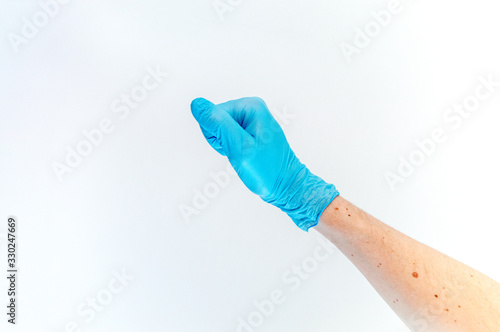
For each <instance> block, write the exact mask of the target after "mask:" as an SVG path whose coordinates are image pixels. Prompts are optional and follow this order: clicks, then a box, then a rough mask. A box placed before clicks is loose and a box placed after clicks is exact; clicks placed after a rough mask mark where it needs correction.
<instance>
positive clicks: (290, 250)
mask: <svg viewBox="0 0 500 332" xmlns="http://www.w3.org/2000/svg"><path fill="white" fill-rule="evenodd" d="M45 2H46V0H42V3H45ZM387 3H388V2H387V1H371V2H366V1H353V0H339V1H333V0H320V1H303V0H287V1H285V0H274V1H265V0H252V1H249V0H248V1H246V0H244V1H242V2H241V4H239V5H236V6H235V8H234V9H233V10H232V11H231V12H227V13H225V14H224V15H223V20H221V19H220V16H219V15H218V14H217V11H216V10H215V8H214V6H213V4H212V1H210V0H196V1H194V0H188V1H165V0H162V1H160V0H148V1H144V0H143V1H124V0H123V1H105V2H104V3H103V1H77V0H74V1H70V2H69V3H68V4H66V5H60V10H59V13H57V15H55V17H53V18H50V20H49V22H48V23H47V24H46V25H45V26H44V27H42V28H40V29H39V32H38V33H37V34H36V35H35V36H34V37H33V38H31V39H29V41H28V42H27V43H26V44H23V45H20V46H19V49H18V52H15V51H14V48H13V47H12V44H11V42H9V37H8V36H9V33H15V34H19V35H20V34H21V29H22V26H23V24H24V22H23V17H26V18H27V19H28V20H31V19H32V16H33V15H34V14H35V13H37V12H39V11H40V5H39V2H38V1H23V2H15V1H7V0H1V2H0V36H1V39H0V105H1V111H0V142H1V143H0V220H1V225H0V242H1V243H0V247H1V252H2V254H1V256H0V257H2V258H1V261H2V263H1V266H2V270H3V271H5V269H6V265H5V262H6V241H5V234H6V223H7V217H8V216H10V215H14V216H16V217H17V219H18V222H19V227H18V238H19V240H18V241H19V252H18V256H19V257H18V258H19V265H18V266H19V271H20V274H19V280H18V288H19V296H18V305H19V306H18V325H16V327H15V328H12V327H11V326H8V325H10V324H7V323H6V315H5V311H6V308H5V305H4V304H5V303H6V301H7V296H6V289H7V282H6V279H5V278H4V277H2V278H1V282H0V294H1V295H0V303H2V308H3V309H1V315H0V317H2V318H1V321H0V326H1V330H2V331H14V330H18V331H66V330H65V326H66V325H67V324H68V323H69V322H72V321H74V322H76V324H77V325H78V326H79V328H81V331H236V330H237V325H238V321H239V319H240V318H242V319H247V317H248V315H249V314H250V313H252V311H255V310H256V309H255V307H254V306H253V304H252V303H253V302H254V301H256V300H257V301H262V300H264V299H266V298H269V294H270V293H271V292H272V291H273V290H275V289H281V290H283V292H284V293H285V296H286V301H285V302H284V303H283V304H281V305H279V306H277V307H276V308H275V310H274V312H273V314H272V315H270V317H266V319H265V321H264V322H263V323H262V324H261V326H259V327H258V328H256V329H255V331H406V330H407V328H406V327H405V326H404V324H403V323H401V322H400V321H399V319H398V318H397V316H396V315H395V314H394V313H393V312H392V311H391V310H390V309H389V307H388V306H387V305H386V304H385V302H383V301H382V299H381V298H380V297H379V296H378V294H377V293H376V292H375V291H374V290H373V289H372V288H371V286H370V284H369V283H368V282H367V281H366V280H365V279H364V277H363V276H362V275H361V274H360V273H359V272H358V271H357V270H356V268H355V267H354V266H353V265H352V264H351V263H350V262H349V261H348V260H347V259H346V258H345V257H343V256H342V254H341V253H340V252H338V251H337V250H336V251H335V252H334V253H333V254H332V255H331V256H330V258H329V259H328V260H327V261H325V262H322V263H320V264H319V267H318V268H317V270H315V271H314V272H313V273H311V275H310V277H309V278H308V279H307V280H304V281H303V282H302V284H301V286H300V287H299V288H298V289H297V290H295V291H292V290H291V289H290V284H289V283H286V282H284V280H283V278H282V276H283V274H284V273H286V271H288V270H290V269H291V268H292V267H293V266H294V265H300V264H302V261H303V260H304V259H305V258H307V257H310V256H311V255H312V253H313V250H314V248H316V247H317V246H318V242H317V239H316V237H315V235H314V233H315V232H314V231H311V232H310V233H309V234H308V233H305V232H302V231H301V230H299V229H298V228H297V227H296V226H295V225H294V224H293V222H292V221H291V220H290V219H289V218H288V217H287V216H286V215H285V214H283V213H282V212H281V211H279V210H278V209H276V208H274V207H272V206H268V205H266V204H265V203H264V202H262V201H261V200H260V199H259V198H258V197H255V196H254V195H253V194H251V193H250V192H249V191H248V190H247V189H246V188H245V187H244V185H243V184H242V183H241V181H240V180H239V179H238V178H237V177H232V178H231V183H230V184H229V185H228V186H227V187H225V188H222V189H221V190H220V193H219V194H218V195H217V196H216V197H214V198H212V199H210V202H209V206H208V207H207V208H205V209H202V210H201V211H200V213H199V215H197V216H193V217H192V218H190V223H186V221H185V220H184V219H183V217H182V215H181V213H180V210H179V207H180V206H181V204H189V205H192V199H193V196H194V190H203V189H204V187H205V186H206V185H207V184H208V183H210V182H212V180H211V178H210V175H209V174H210V172H218V171H221V170H224V169H225V167H226V165H227V162H226V161H225V159H224V157H222V156H220V155H219V154H218V153H216V152H215V151H213V150H212V149H211V148H210V146H209V145H208V144H207V143H206V142H205V140H204V138H203V136H202V134H201V131H200V129H199V127H198V125H197V123H196V121H195V120H194V119H193V117H192V115H191V112H190V109H189V104H190V102H191V100H192V99H194V98H196V97H201V96H202V97H205V98H208V99H210V100H212V101H213V102H215V103H219V102H223V101H226V100H230V99H236V98H240V97H244V96H260V97H262V98H263V99H264V100H266V102H267V104H268V105H269V106H270V107H271V108H273V109H275V110H278V111H280V112H283V110H286V111H287V112H288V113H290V114H294V115H295V118H293V119H290V120H289V123H288V124H287V125H283V123H282V125H283V128H284V131H285V133H286V135H287V138H288V140H289V142H290V144H291V146H292V148H293V149H294V151H295V152H296V154H297V155H298V156H299V158H300V159H301V161H303V162H304V163H305V164H306V165H307V166H308V167H309V169H311V171H312V172H314V173H316V174H318V175H320V176H321V177H322V178H324V179H325V180H326V181H328V182H331V183H334V184H335V185H336V186H337V188H338V189H339V191H340V192H341V194H342V195H343V196H344V197H346V198H347V199H349V200H351V201H352V202H353V203H355V204H356V205H358V206H360V207H361V208H363V209H365V210H366V211H368V212H370V213H371V214H373V215H375V216H376V217H378V218H380V219H381V220H383V221H384V222H386V223H388V224H389V225H391V226H393V227H395V228H396V229H398V230H400V231H402V232H404V233H406V234H408V235H409V236H411V237H413V238H415V239H418V240H419V241H421V242H423V243H425V244H427V245H430V246H432V247H434V248H436V249H438V250H440V251H442V252H444V253H446V254H448V255H450V256H452V257H454V258H456V259H458V260H460V261H462V262H464V263H466V264H468V265H470V266H472V267H474V268H476V269H478V270H479V271H481V272H483V273H485V274H487V275H489V276H491V277H492V278H494V279H496V280H500V266H499V265H498V252H499V251H500V241H498V230H499V226H498V224H499V222H500V216H499V213H498V201H499V199H500V194H499V191H498V188H499V186H500V175H499V174H498V169H499V168H500V160H499V158H498V151H499V150H498V143H499V138H500V131H499V130H498V124H499V123H500V115H499V112H498V110H499V106H500V89H499V88H497V89H498V91H497V92H496V93H495V94H494V95H493V96H491V98H489V99H488V100H486V101H483V102H481V104H480V106H479V108H478V110H477V111H476V112H474V113H473V114H472V115H471V116H470V117H469V118H468V119H466V120H464V122H463V124H462V126H461V127H460V128H459V129H457V130H454V129H453V128H452V127H451V126H450V125H449V124H447V123H445V122H444V121H443V118H442V116H443V113H444V112H445V111H446V109H447V108H449V107H452V106H453V104H454V103H459V102H462V101H463V99H464V98H465V97H467V96H469V95H472V94H473V92H474V89H475V87H476V86H477V85H478V84H479V81H478V76H480V75H483V76H485V77H487V76H488V75H490V74H492V75H493V78H495V79H496V80H497V81H500V64H499V59H500V47H499V44H498V31H500V20H499V19H498V8H497V5H496V3H495V2H493V1H487V0H478V1H474V2H470V1H444V2H440V3H436V2H435V1H430V0H421V1H412V0H408V1H402V8H403V9H402V11H401V12H400V13H399V14H398V15H396V16H393V18H392V21H391V22H390V24H389V25H388V26H387V27H384V28H383V29H382V31H381V32H380V34H379V35H378V36H376V37H375V38H373V39H372V40H371V43H370V44H369V45H368V47H366V48H364V49H362V50H361V52H360V54H355V55H354V56H353V57H352V62H351V63H348V61H347V60H346V58H345V57H344V56H343V54H342V52H341V49H340V45H341V43H342V42H347V43H351V44H352V43H353V39H354V36H355V29H356V28H357V27H359V28H361V29H363V28H364V26H365V24H367V23H368V22H370V21H373V18H372V16H371V15H370V13H371V12H372V11H379V10H382V9H386V8H387ZM148 66H151V67H153V68H154V67H156V66H159V67H160V68H161V69H162V70H163V71H166V72H168V73H169V76H168V77H167V78H166V79H165V80H164V81H163V82H162V83H161V84H160V85H159V86H158V87H157V88H156V89H155V90H153V91H151V92H149V94H148V96H147V98H146V100H144V101H143V102H141V103H140V105H139V106H138V107H137V108H136V109H134V110H133V111H132V112H131V114H130V116H129V117H128V118H126V119H120V118H119V116H118V114H117V113H114V112H113V111H112V104H113V101H114V100H115V99H116V98H119V97H120V96H121V95H122V94H124V93H130V91H131V90H132V89H133V88H134V87H136V86H137V85H138V84H141V82H142V79H143V77H144V76H146V75H147V71H146V68H147V67H148ZM103 118H109V119H110V120H111V121H112V123H113V125H114V131H113V132H112V133H110V134H106V135H105V136H104V138H103V141H102V143H101V144H100V145H99V146H96V147H94V149H93V151H92V153H91V154H90V155H88V156H86V157H84V159H83V161H82V163H81V164H80V165H79V166H78V167H76V168H75V169H74V171H73V172H72V173H70V174H65V175H64V176H63V181H62V182H60V181H59V180H58V178H57V176H56V174H55V172H54V170H53V167H52V164H53V163H54V162H59V163H64V159H65V157H66V146H70V147H73V148H75V147H76V145H77V144H78V142H79V141H81V140H84V139H85V136H84V135H83V133H82V132H83V131H84V130H90V129H94V128H97V126H98V124H99V122H100V121H101V119H103ZM436 127H442V128H444V129H445V130H446V132H447V133H448V140H447V141H446V142H445V143H443V144H440V145H439V146H438V147H437V148H436V150H435V152H434V153H433V154H432V155H431V156H430V157H428V158H427V159H426V160H425V162H424V163H423V164H422V165H421V166H419V167H418V168H417V169H416V171H415V172H414V174H412V175H411V176H409V177H408V178H407V179H406V181H405V182H404V183H400V184H398V185H397V186H396V190H395V191H391V190H390V187H389V185H388V184H387V182H386V181H385V178H384V173H385V172H387V171H390V172H397V167H398V165H399V160H398V158H399V157H400V156H401V157H405V158H407V157H408V155H409V154H410V153H411V152H412V151H414V150H415V148H416V145H415V143H414V141H415V140H416V139H424V138H427V137H430V134H431V132H432V130H433V129H434V128H436ZM122 269H124V270H125V271H126V273H127V274H129V275H132V276H133V277H134V280H132V281H130V282H129V284H128V285H127V286H126V287H125V288H124V289H123V290H122V291H121V292H120V293H119V294H115V295H114V297H113V299H112V301H111V303H110V304H109V305H106V306H105V307H104V309H103V310H102V312H96V316H95V319H93V320H91V321H90V322H86V321H85V320H84V317H82V316H81V315H78V314H77V313H76V310H77V308H78V307H79V306H80V305H81V304H82V303H83V304H84V303H86V301H87V298H88V297H96V296H97V295H98V294H99V292H102V290H105V289H107V287H108V283H109V282H110V281H111V280H112V279H113V271H122ZM1 275H4V272H2V273H1Z"/></svg>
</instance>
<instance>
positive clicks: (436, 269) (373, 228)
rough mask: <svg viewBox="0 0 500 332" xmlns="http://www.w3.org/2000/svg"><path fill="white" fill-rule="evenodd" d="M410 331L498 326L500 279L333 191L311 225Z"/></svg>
mask: <svg viewBox="0 0 500 332" xmlns="http://www.w3.org/2000/svg"><path fill="white" fill-rule="evenodd" d="M312 229H315V230H316V231H318V232H319V233H321V234H322V235H323V236H324V237H326V238H327V239H328V240H330V241H331V242H332V243H333V244H334V245H335V246H336V247H337V248H338V249H339V250H340V251H342V253H343V254H344V255H345V256H346V257H347V258H349V259H350V260H351V262H352V263H353V264H354V265H355V266H356V267H357V268H358V270H359V271H360V272H361V273H363V275H364V276H365V277H366V279H367V280H368V281H369V282H370V284H371V285H372V286H373V287H374V288H375V290H376V291H377V292H378V293H379V294H380V296H381V297H382V298H383V299H384V301H385V302H386V303H387V304H388V305H389V306H390V307H391V308H392V310H393V311H394V312H395V313H396V314H397V315H398V316H399V318H400V319H401V320H402V321H403V322H404V323H405V324H406V325H407V326H408V327H409V328H410V329H411V330H412V331H440V332H448V331H450V332H451V331H453V332H459V331H475V332H477V331H500V284H499V283H497V282H496V281H494V280H493V279H491V278H489V277H488V276H486V275H484V274H482V273H480V272H478V271H476V270H474V269H472V268H471V267H469V266H467V265H465V264H462V263H460V262H458V261H456V260H454V259H453V258H451V257H448V256H446V255H444V254H442V253H440V252H439V251H437V250H435V249H433V248H430V247H428V246H426V245H425V244H422V243H420V242H418V241H416V240H414V239H412V238H410V237H408V236H406V235H404V234H403V233H401V232H399V231H397V230H395V229H393V228H392V227H390V226H388V225H386V224H384V223H382V222H381V221H379V220H377V219H376V218H374V217H372V216H371V215H369V214H368V213H366V212H364V211H362V210H361V209H359V208H357V207H356V206H354V205H353V204H351V203H350V202H348V201H347V200H346V199H344V198H343V197H341V196H337V197H336V198H335V199H334V200H333V201H332V202H331V203H330V204H329V205H328V207H327V208H326V209H325V210H324V212H323V213H322V214H321V217H320V219H319V223H318V225H317V226H315V227H313V228H312Z"/></svg>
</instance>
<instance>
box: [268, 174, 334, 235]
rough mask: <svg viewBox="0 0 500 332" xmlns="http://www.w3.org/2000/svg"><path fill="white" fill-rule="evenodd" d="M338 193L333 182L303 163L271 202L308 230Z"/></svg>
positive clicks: (315, 223) (299, 225)
mask: <svg viewBox="0 0 500 332" xmlns="http://www.w3.org/2000/svg"><path fill="white" fill-rule="evenodd" d="M338 195H339V192H338V191H337V189H336V188H335V186H334V185H333V184H330V183H327V182H325V181H324V180H323V179H321V178H320V177H319V176H317V175H315V174H313V173H311V172H310V171H309V170H308V169H307V167H305V166H304V165H302V167H301V168H300V169H299V171H298V172H297V173H296V174H295V175H294V177H293V181H291V183H290V185H289V186H288V187H287V188H286V190H284V191H283V193H282V195H280V197H279V198H278V199H276V200H274V201H270V202H269V203H271V204H273V205H275V206H277V207H278V208H280V209H281V210H282V211H283V212H285V213H287V214H288V216H289V217H290V218H291V219H292V220H293V222H294V223H295V224H296V225H297V226H298V227H299V228H300V229H302V230H304V231H306V232H307V231H308V230H309V228H311V227H313V226H316V225H317V224H318V222H319V218H320V216H321V214H322V213H323V211H324V210H325V209H326V207H327V206H328V205H329V204H330V203H331V202H332V201H333V199H334V198H335V197H337V196H338Z"/></svg>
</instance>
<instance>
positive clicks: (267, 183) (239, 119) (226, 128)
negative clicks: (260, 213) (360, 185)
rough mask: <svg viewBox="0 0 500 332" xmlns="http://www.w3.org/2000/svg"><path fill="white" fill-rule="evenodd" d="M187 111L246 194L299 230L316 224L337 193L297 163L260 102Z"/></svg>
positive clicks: (197, 103) (201, 105) (202, 102)
mask: <svg viewBox="0 0 500 332" xmlns="http://www.w3.org/2000/svg"><path fill="white" fill-rule="evenodd" d="M191 112H192V113H193V116H194V117H195V119H196V120H197V121H198V123H199V125H200V128H201V130H202V132H203V135H204V136H205V139H206V140H207V141H208V143H209V144H210V145H211V146H212V147H213V148H214V149H215V150H216V151H217V152H219V153H220V154H222V155H224V156H227V158H228V159H229V162H230V163H231V165H232V166H233V168H234V169H235V171H236V173H237V174H238V176H239V177H240V179H241V180H242V181H243V183H244V184H245V185H246V186H247V187H248V189H250V190H251V191H252V192H253V193H255V194H257V195H259V196H260V197H261V198H262V199H263V200H264V201H265V202H267V203H271V204H273V205H275V206H277V207H278V208H280V209H281V210H282V211H284V212H286V213H287V214H288V215H289V216H290V218H292V220H293V221H294V222H295V224H296V225H297V226H298V227H300V228H301V229H303V230H305V231H307V230H308V229H309V228H310V227H312V226H315V225H317V223H318V219H319V217H320V216H321V213H322V212H323V210H324V209H325V208H326V207H327V206H328V204H330V202H331V201H332V200H333V199H334V198H335V197H336V196H337V195H338V194H339V193H338V191H337V190H336V188H335V186H333V185H332V184H329V183H326V182H325V181H323V180H322V179H321V178H320V177H318V176H316V175H314V174H312V173H311V172H310V171H309V170H308V169H307V167H306V166H305V165H304V164H302V163H301V162H300V161H299V159H298V158H297V157H296V156H295V153H294V152H293V151H292V149H291V148H290V146H289V144H288V142H287V140H286V137H285V134H284V133H283V130H282V129H281V127H280V126H279V124H278V122H277V121H276V120H275V119H274V118H273V116H272V114H271V112H270V111H269V109H268V108H267V106H266V104H265V102H264V101H263V100H262V99H260V98H255V97H252V98H242V99H238V100H232V101H228V102H225V103H222V104H218V105H214V104H213V103H211V102H210V101H208V100H206V99H203V98H197V99H195V100H193V102H192V103H191Z"/></svg>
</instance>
